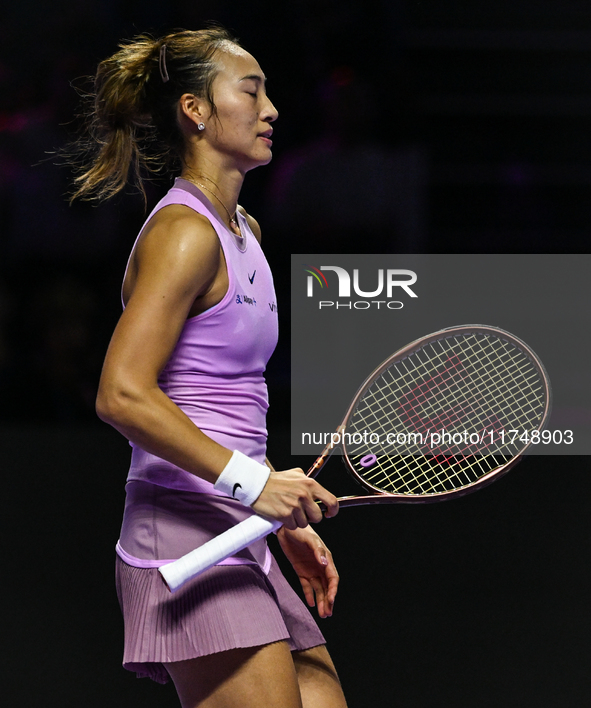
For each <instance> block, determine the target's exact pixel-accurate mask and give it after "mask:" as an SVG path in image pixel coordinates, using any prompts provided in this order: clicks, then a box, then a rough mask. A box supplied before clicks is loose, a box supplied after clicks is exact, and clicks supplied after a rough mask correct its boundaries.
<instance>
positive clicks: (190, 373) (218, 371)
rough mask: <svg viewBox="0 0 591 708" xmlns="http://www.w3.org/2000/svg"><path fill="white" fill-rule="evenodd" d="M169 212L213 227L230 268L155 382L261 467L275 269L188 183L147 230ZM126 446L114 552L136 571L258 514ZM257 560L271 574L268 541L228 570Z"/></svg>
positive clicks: (250, 238)
mask: <svg viewBox="0 0 591 708" xmlns="http://www.w3.org/2000/svg"><path fill="white" fill-rule="evenodd" d="M169 204H183V205H185V206H188V207H190V208H191V209H193V210H195V211H196V212H198V213H200V214H203V215H204V216H206V217H207V218H208V219H209V221H210V223H211V225H212V226H213V228H214V229H215V231H216V233H217V235H218V238H219V240H220V244H221V247H222V250H223V253H224V257H225V260H226V266H227V272H228V291H227V292H226V294H225V296H224V297H223V298H222V300H221V301H220V302H219V303H218V304H217V305H214V306H213V307H212V308H210V309H209V310H206V311H205V312H203V313H201V314H200V315H197V316H196V317H192V318H189V319H188V320H187V321H186V323H185V326H184V327H183V330H182V332H181V335H180V337H179V340H178V342H177V344H176V347H175V348H174V351H173V352H172V354H171V356H170V359H169V360H168V362H167V364H166V366H165V367H164V369H163V371H162V373H161V375H160V377H159V379H158V384H159V386H160V388H161V389H162V390H163V391H164V393H166V394H167V395H168V396H169V397H170V398H171V399H172V400H173V401H174V402H175V403H176V404H177V405H178V406H179V408H181V410H183V411H184V413H185V414H186V415H187V416H188V417H189V418H190V419H191V420H192V421H193V422H194V423H195V424H196V425H197V426H198V427H199V428H200V429H201V430H202V431H203V432H204V433H206V434H207V435H209V437H211V438H212V439H213V440H215V441H216V442H218V443H220V444H221V445H223V446H224V447H227V448H228V449H230V450H240V452H243V453H244V454H245V455H248V456H249V457H252V458H253V459H255V460H257V461H258V462H261V463H263V462H264V460H265V454H266V443H267V429H266V413H267V408H268V398H267V386H266V383H265V379H264V375H263V373H264V371H265V367H266V364H267V361H268V359H269V357H270V356H271V354H272V353H273V350H274V348H275V345H276V343H277V306H276V300H275V291H274V288H273V279H272V276H271V272H270V269H269V266H268V264H267V261H266V259H265V256H264V255H263V252H262V250H261V247H260V245H259V243H258V241H257V239H256V238H255V236H254V234H253V233H252V231H251V230H250V227H249V226H248V223H247V221H246V219H245V218H244V217H243V216H242V215H241V214H238V215H237V217H238V220H239V225H240V230H241V232H242V235H243V242H242V243H239V240H238V239H237V238H236V237H235V236H234V234H232V232H231V231H230V230H229V229H228V228H227V227H226V226H225V224H224V223H223V222H222V221H221V219H220V217H219V216H218V214H217V212H216V211H215V210H214V209H213V207H212V205H211V203H210V202H209V201H208V200H207V199H206V197H205V196H204V195H203V194H202V193H201V192H200V191H199V190H198V189H197V187H195V186H194V185H193V184H191V183H190V182H188V181H186V180H183V179H177V180H176V181H175V184H174V186H173V188H172V189H171V190H170V191H169V192H168V194H167V195H166V196H165V197H164V198H163V199H162V200H161V201H160V202H159V203H158V204H157V205H156V207H155V209H154V210H153V211H152V213H151V214H150V216H149V217H148V219H147V221H146V223H148V221H149V220H150V219H151V218H152V216H153V215H154V214H155V213H156V212H157V211H159V210H160V209H162V208H163V207H165V206H168V205H169ZM144 228H145V224H144ZM142 231H143V229H142ZM141 233H142V232H140V236H141ZM140 236H138V239H139V237H140ZM136 243H137V241H136ZM128 267H129V264H128ZM130 444H131V445H132V448H133V452H132V458H131V466H130V470H129V474H128V478H127V487H126V490H127V497H126V506H125V513H124V518H123V526H122V529H121V538H120V541H119V543H118V544H117V552H118V553H119V555H120V556H121V557H122V558H123V560H125V561H126V562H127V563H129V564H130V565H136V566H140V567H157V566H158V565H161V564H162V563H163V562H165V561H167V560H171V559H174V558H178V557H179V556H180V555H182V554H183V553H186V552H188V551H190V550H192V549H193V548H196V547H197V546H199V545H201V544H202V543H204V542H205V541H206V540H208V538H210V537H212V536H214V535H216V534H217V533H219V532H221V531H222V530H224V529H225V528H228V527H230V526H232V525H233V524H235V523H237V522H238V521H241V520H242V519H243V518H246V517H247V516H249V515H250V514H252V513H253V512H252V511H251V510H250V509H249V508H246V507H244V506H242V505H241V504H240V503H239V502H236V500H233V499H229V498H227V497H225V495H223V494H222V493H221V492H217V491H216V490H215V489H214V488H213V485H212V484H211V483H209V482H207V481H205V480H202V479H200V478H199V477H196V476H195V475H192V474H190V473H189V472H186V471H185V470H183V469H181V468H180V467H177V466H176V465H173V464H171V463H170V462H168V461H166V460H163V459H162V458H160V457H157V456H156V455H152V454H150V453H148V452H146V451H145V450H143V449H142V448H140V447H139V446H137V445H134V444H133V443H130ZM166 490H169V491H166ZM220 497H223V498H220ZM253 561H255V562H258V563H259V564H260V565H261V566H263V568H264V569H265V570H266V567H267V566H268V565H269V562H270V558H269V555H268V551H267V549H266V543H265V542H264V541H263V542H257V544H253V546H251V547H250V548H249V549H245V551H243V552H242V553H241V554H238V556H237V557H236V558H235V559H228V560H227V561H226V563H236V562H238V563H244V562H247V563H248V562H253Z"/></svg>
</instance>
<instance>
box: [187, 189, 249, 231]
mask: <svg viewBox="0 0 591 708" xmlns="http://www.w3.org/2000/svg"><path fill="white" fill-rule="evenodd" d="M191 181H192V182H194V184H196V185H197V186H198V187H201V189H204V190H205V191H206V192H209V193H210V194H212V195H213V196H214V197H215V198H216V199H217V200H218V202H219V203H220V204H221V205H222V206H223V207H224V211H225V212H226V214H227V215H228V219H229V220H230V229H231V230H232V232H233V233H234V234H236V236H238V238H243V236H242V234H241V232H240V226H239V225H238V222H237V221H236V212H234V215H233V216H232V214H230V212H229V211H228V207H227V206H226V205H225V204H224V202H223V201H222V200H221V199H220V198H219V197H218V195H217V194H216V193H215V192H213V191H212V190H211V189H209V187H206V186H205V185H204V184H201V182H197V180H191Z"/></svg>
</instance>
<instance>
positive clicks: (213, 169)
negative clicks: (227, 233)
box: [181, 159, 244, 223]
mask: <svg viewBox="0 0 591 708" xmlns="http://www.w3.org/2000/svg"><path fill="white" fill-rule="evenodd" d="M181 177H182V178H183V179H186V180H188V181H189V182H192V183H193V184H195V185H197V186H198V187H199V188H200V189H202V190H203V191H204V192H205V195H206V196H207V197H208V199H209V201H210V202H212V204H213V206H214V207H215V210H216V211H217V212H218V214H219V215H220V217H221V218H222V219H223V221H224V222H225V223H228V222H229V221H231V220H232V219H235V215H236V208H237V206H238V195H239V194H240V189H241V188H242V183H243V181H244V175H243V174H241V173H240V171H239V170H237V169H236V168H233V169H232V168H230V169H228V168H224V167H221V166H220V165H218V164H214V163H212V162H210V161H206V160H203V159H202V160H196V159H191V160H186V161H185V163H184V165H183V169H182V171H181Z"/></svg>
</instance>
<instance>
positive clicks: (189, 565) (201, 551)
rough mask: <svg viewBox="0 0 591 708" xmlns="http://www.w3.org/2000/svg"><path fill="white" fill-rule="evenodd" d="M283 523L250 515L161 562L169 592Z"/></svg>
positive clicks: (160, 569)
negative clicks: (201, 543) (182, 554)
mask: <svg viewBox="0 0 591 708" xmlns="http://www.w3.org/2000/svg"><path fill="white" fill-rule="evenodd" d="M280 526H281V523H280V522H279V521H274V520H270V519H264V518H263V517H262V516H257V515H256V514H255V515H254V516H249V517H248V519H245V520H244V521H241V522H240V523H239V524H236V526H233V527H232V528H230V529H228V530H227V531H224V533H222V534H220V535H219V536H216V537H215V538H212V539H211V540H210V541H208V542H207V543H204V544H203V545H202V546H199V548H196V549H195V550H194V551H191V552H190V553H187V554H186V555H184V556H182V557H181V558H179V559H178V560H175V561H173V562H172V563H167V564H166V565H162V566H160V568H158V570H159V572H160V575H161V576H162V577H163V578H164V582H165V583H166V586H167V587H168V589H169V590H170V592H176V591H177V590H179V588H181V587H182V586H183V585H184V584H185V583H187V582H189V580H191V579H192V578H194V577H196V576H197V575H201V573H204V572H205V571H206V570H209V569H210V568H212V567H213V566H214V565H216V564H217V563H221V561H223V560H226V558H229V557H230V556H232V555H234V554H235V553H238V551H241V550H242V549H243V548H246V547H247V546H250V544H251V543H254V542H255V541H259V540H260V539H261V538H265V536H268V535H269V534H270V533H271V531H276V530H277V529H278V528H279V527H280Z"/></svg>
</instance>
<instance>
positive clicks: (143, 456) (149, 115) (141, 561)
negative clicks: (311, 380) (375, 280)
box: [74, 28, 346, 708]
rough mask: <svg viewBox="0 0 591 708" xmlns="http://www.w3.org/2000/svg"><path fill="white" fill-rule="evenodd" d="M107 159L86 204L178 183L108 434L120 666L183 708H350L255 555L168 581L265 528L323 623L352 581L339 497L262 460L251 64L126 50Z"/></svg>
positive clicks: (128, 303)
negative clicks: (170, 689)
mask: <svg viewBox="0 0 591 708" xmlns="http://www.w3.org/2000/svg"><path fill="white" fill-rule="evenodd" d="M95 81H96V96H95V100H94V104H93V110H92V115H91V119H92V122H91V125H90V135H91V137H92V139H94V141H95V143H96V151H95V153H94V154H93V157H92V158H91V159H90V161H87V163H86V166H85V167H84V168H83V169H82V170H81V171H80V172H79V173H78V176H77V178H76V180H77V181H76V186H77V191H76V193H75V194H74V198H76V197H81V198H108V197H110V196H112V195H114V194H116V193H117V192H119V191H120V190H121V189H122V188H123V187H124V186H125V185H126V183H127V182H128V181H130V180H133V181H135V183H136V184H137V185H138V186H139V187H140V189H141V188H142V175H145V171H146V169H147V170H150V169H151V170H158V169H162V167H163V166H165V165H166V166H170V165H171V164H174V163H175V162H176V164H177V165H178V167H179V169H180V177H179V178H177V179H176V181H175V182H174V186H173V187H172V189H171V190H170V191H169V193H168V194H167V195H166V196H165V197H164V199H162V200H161V201H160V202H159V204H158V205H157V206H156V208H155V209H154V210H153V212H152V213H151V214H150V216H149V218H148V220H147V221H146V224H145V225H144V227H143V229H142V231H141V232H140V234H139V236H138V238H137V241H136V243H135V246H134V247H133V250H132V253H131V256H130V258H129V263H128V266H127V270H126V273H125V276H124V282H123V291H122V295H123V304H124V312H123V315H122V317H121V319H120V321H119V323H118V325H117V327H116V329H115V333H114V334H113V338H112V340H111V344H110V346H109V349H108V352H107V356H106V359H105V364H104V368H103V373H102V376H101V381H100V386H99V393H98V399H97V411H98V414H99V416H100V417H101V418H102V419H103V420H104V421H106V422H108V423H110V424H111V425H113V426H114V427H115V428H116V429H117V430H119V431H120V432H121V433H122V434H123V435H125V436H126V437H127V438H128V439H129V441H130V443H131V445H132V448H133V452H132V461H131V467H130V472H129V476H128V481H127V486H126V505H125V512H124V518H123V524H122V530H121V537H120V540H119V542H118V544H117V588H118V594H119V599H120V603H121V607H122V610H123V615H124V620H125V650H124V666H125V667H126V668H128V669H130V670H132V671H135V672H136V673H137V674H138V675H140V676H149V677H151V678H152V679H154V680H156V681H160V682H166V681H167V680H168V679H169V677H171V678H172V680H173V681H174V684H175V686H176V689H177V692H178V695H179V698H180V701H181V704H182V706H183V707H184V708H193V707H195V706H207V707H208V708H210V707H211V708H216V707H218V706H224V707H225V708H229V707H232V706H236V707H237V708H238V707H240V708H248V707H249V706H253V708H254V707H255V706H256V707H257V708H260V706H266V707H267V708H272V707H274V706H277V707H279V706H281V708H291V707H293V708H296V707H298V706H304V707H306V708H307V707H309V708H314V707H316V706H318V707H320V706H323V707H325V708H326V707H333V706H334V707H336V706H339V707H342V706H345V705H346V703H345V699H344V697H343V693H342V690H341V687H340V684H339V681H338V678H337V675H336V671H335V669H334V666H333V664H332V661H331V659H330V657H329V655H328V653H327V651H326V648H325V646H324V639H323V637H322V635H321V634H320V632H319V630H318V628H317V627H316V624H315V623H314V621H313V619H312V618H311V615H310V613H309V611H308V610H307V609H306V608H305V606H304V604H303V603H302V602H301V601H300V600H299V599H298V598H297V596H296V594H295V593H294V592H293V590H292V589H291V588H290V587H289V586H288V584H287V582H286V581H285V579H284V578H283V576H282V574H281V572H280V571H279V570H278V568H277V565H276V563H275V560H274V559H273V558H272V556H271V555H270V553H269V551H268V549H267V545H266V542H265V541H264V540H263V541H259V542H257V543H255V544H253V545H252V546H250V547H249V548H247V549H246V550H245V551H243V552H241V553H239V554H238V555H236V556H235V557H232V558H229V559H228V560H227V561H224V563H223V564H220V565H219V566H216V567H214V568H212V569H211V570H210V571H208V572H207V573H205V574H204V575H203V576H201V577H199V578H197V579H195V580H194V581H192V582H191V583H189V584H188V585H187V586H186V587H185V588H184V589H183V590H182V591H180V592H179V593H177V594H175V595H171V594H170V593H169V592H168V590H167V589H166V586H165V584H164V582H163V580H162V578H161V577H160V576H159V574H158V571H157V568H158V567H159V566H160V565H162V564H164V563H166V562H169V561H170V560H172V559H175V558H178V557H180V556H181V555H183V554H184V553H187V552H188V551H190V550H192V549H193V548H195V547H197V546H199V545H200V544H202V543H204V542H205V541H206V540H208V539H209V538H211V537H213V536H215V535H217V534H219V533H220V532H221V531H223V530H225V529H226V528H229V527H230V526H232V525H234V524H236V523H237V522H239V521H241V520H243V519H244V518H246V517H248V516H249V515H251V514H253V513H254V512H257V513H259V514H263V515H265V516H268V517H271V518H273V519H277V520H279V521H281V522H282V523H283V527H282V528H281V529H280V531H279V532H278V538H279V542H280V544H281V547H282V549H283V551H284V552H285V554H286V555H287V557H288V559H289V560H290V561H291V563H292V565H293V567H294V568H295V570H296V572H297V574H298V576H299V578H300V580H301V584H302V587H303V591H304V594H305V597H306V600H307V602H308V604H309V605H310V606H312V605H314V604H316V605H317V608H318V612H319V615H320V616H321V617H328V616H330V615H331V614H332V609H333V603H334V599H335V595H336V592H337V585H338V574H337V571H336V569H335V566H334V563H333V560H332V556H331V554H330V552H329V550H328V549H327V548H326V546H325V545H324V544H323V542H322V541H321V539H320V538H319V537H318V535H317V534H316V533H315V532H314V531H313V530H312V529H311V527H310V526H309V522H318V521H320V519H321V513H320V511H319V509H318V507H317V505H316V504H315V500H320V501H322V502H324V503H325V504H326V506H327V507H328V512H327V516H334V515H335V514H336V513H337V510H338V503H337V501H336V498H335V497H334V496H333V495H332V494H331V493H330V492H328V491H327V490H326V489H324V488H323V487H322V486H320V485H319V484H318V483H317V482H315V481H314V480H311V479H308V478H307V477H305V475H304V473H303V472H302V470H300V469H291V470H286V471H281V472H278V471H275V470H273V468H272V467H271V466H270V464H269V463H268V462H267V461H266V457H265V449H266V436H267V431H266V423H265V416H266V411H267V390H266V385H265V381H264V378H263V371H264V369H265V365H266V363H267V360H268V358H269V357H270V355H271V353H272V351H273V349H274V347H275V344H276V336H277V308H276V304H275V295H274V291H273V282H272V278H271V274H270V271H269V267H268V265H267V262H266V260H265V258H264V256H263V254H262V251H261V248H260V245H259V242H260V231H259V226H258V224H257V222H256V221H255V220H254V219H253V218H252V217H250V216H249V215H248V214H246V212H245V211H244V210H243V209H242V208H241V207H239V206H238V204H237V202H238V195H239V193H240V188H241V186H242V181H243V179H244V176H245V174H246V173H247V172H248V171H249V170H251V169H253V168H254V167H257V166H259V165H264V164H267V163H268V162H269V161H270V160H271V145H272V140H271V135H272V133H273V123H274V121H275V119H276V118H277V111H276V110H275V107H274V106H273V104H272V103H271V101H270V100H269V98H268V97H267V94H266V91H265V76H264V74H263V72H262V71H261V68H260V67H259V65H258V63H257V62H256V60H255V59H254V58H253V57H252V56H251V55H250V54H249V53H248V52H246V51H245V50H244V49H242V48H241V47H240V46H239V44H238V43H237V42H236V41H235V40H234V39H233V38H231V37H230V36H229V35H228V34H227V33H226V31H225V30H223V29H220V28H215V29H209V30H202V31H195V32H193V31H180V32H175V33H173V34H169V35H167V36H165V37H163V38H161V39H156V40H154V39H152V38H150V37H147V36H140V37H137V38H136V39H135V40H133V41H131V42H129V43H125V44H123V45H121V48H120V51H118V52H117V53H116V54H114V55H113V56H112V57H111V58H109V59H107V60H105V61H103V62H102V63H101V64H100V65H99V68H98V72H97V76H96V80H95Z"/></svg>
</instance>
